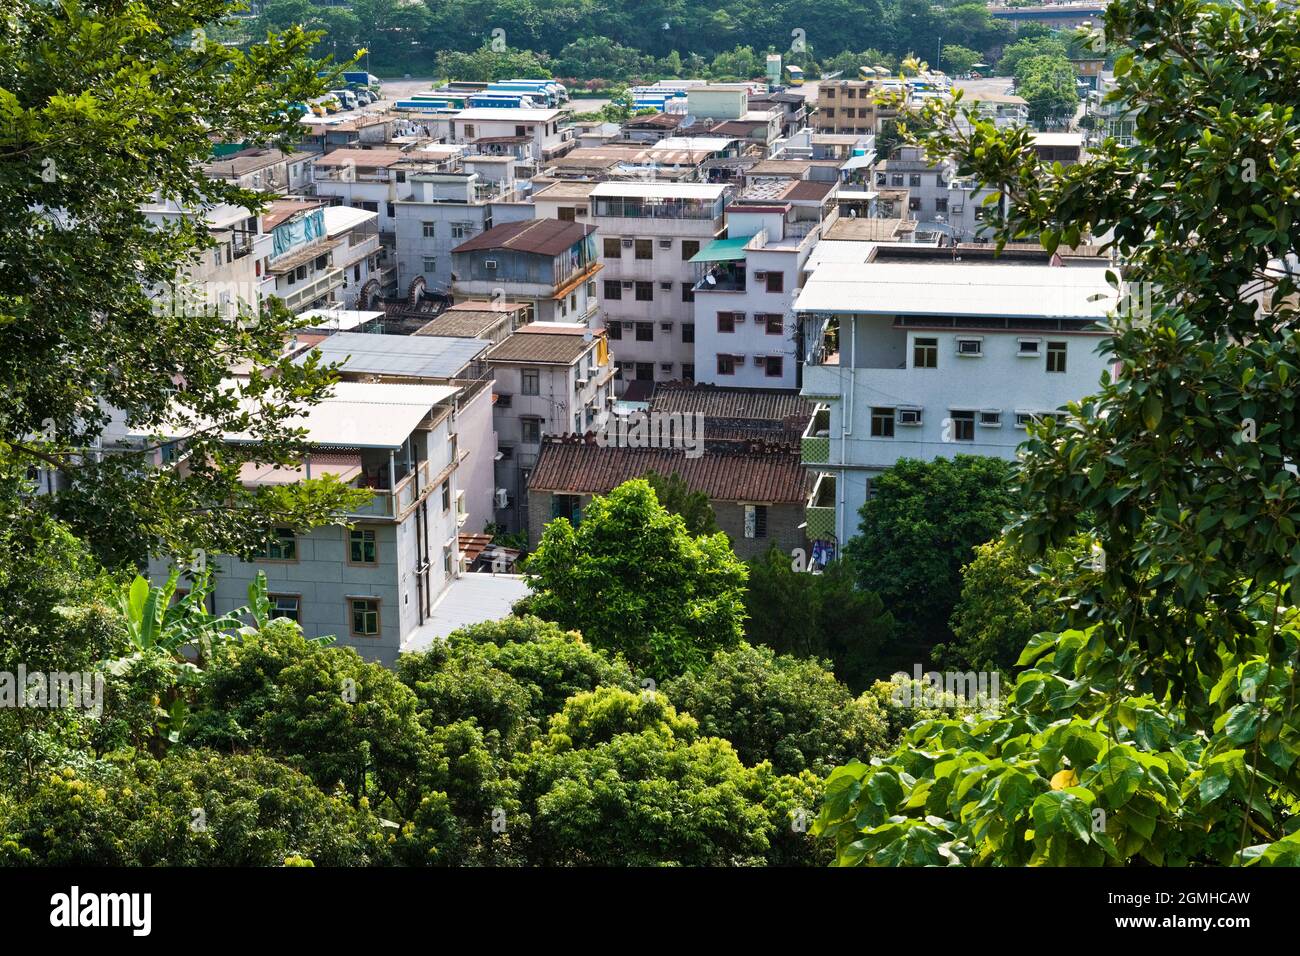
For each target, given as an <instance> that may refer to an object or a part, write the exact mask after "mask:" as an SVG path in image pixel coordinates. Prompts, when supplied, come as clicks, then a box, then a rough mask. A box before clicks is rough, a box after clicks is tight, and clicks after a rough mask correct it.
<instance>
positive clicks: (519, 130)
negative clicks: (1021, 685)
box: [447, 107, 577, 167]
mask: <svg viewBox="0 0 1300 956" xmlns="http://www.w3.org/2000/svg"><path fill="white" fill-rule="evenodd" d="M561 116H562V114H561V112H560V110H558V109H501V108H496V107H480V108H471V109H467V110H461V111H460V112H459V113H457V114H456V115H455V116H454V117H453V118H452V120H451V123H450V126H449V129H448V136H447V141H448V142H449V143H463V144H465V145H467V146H470V147H472V148H473V149H474V150H476V151H477V152H480V153H486V154H496V155H510V156H515V157H516V158H518V159H519V160H521V161H522V162H523V163H525V164H527V165H530V166H533V167H536V166H538V165H539V164H541V163H543V162H545V161H546V160H550V159H556V158H558V157H560V156H563V155H564V153H566V152H567V151H568V150H570V149H573V148H574V146H576V145H577V141H576V140H575V139H574V137H573V130H572V129H570V128H568V127H561V126H560V119H561Z"/></svg>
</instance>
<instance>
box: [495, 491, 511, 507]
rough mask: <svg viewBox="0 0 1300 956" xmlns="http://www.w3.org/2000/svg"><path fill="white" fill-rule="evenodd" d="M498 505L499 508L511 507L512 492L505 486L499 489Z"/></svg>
mask: <svg viewBox="0 0 1300 956" xmlns="http://www.w3.org/2000/svg"><path fill="white" fill-rule="evenodd" d="M497 507H498V508H508V507H510V494H509V492H507V491H506V489H504V488H498V489H497Z"/></svg>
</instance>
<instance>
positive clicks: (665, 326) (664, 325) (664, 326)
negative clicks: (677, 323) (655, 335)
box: [659, 322, 673, 332]
mask: <svg viewBox="0 0 1300 956" xmlns="http://www.w3.org/2000/svg"><path fill="white" fill-rule="evenodd" d="M672 330H673V324H672V323H671V322H660V323H659V331H661V332H671V331H672Z"/></svg>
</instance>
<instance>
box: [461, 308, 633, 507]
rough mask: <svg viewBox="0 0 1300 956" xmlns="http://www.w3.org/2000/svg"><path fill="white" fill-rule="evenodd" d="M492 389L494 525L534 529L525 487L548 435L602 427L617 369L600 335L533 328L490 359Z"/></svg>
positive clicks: (560, 326)
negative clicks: (494, 434) (493, 401)
mask: <svg viewBox="0 0 1300 956" xmlns="http://www.w3.org/2000/svg"><path fill="white" fill-rule="evenodd" d="M486 361H487V364H488V366H489V367H490V368H491V369H492V374H493V378H494V386H493V387H494V389H495V404H494V405H493V421H494V423H495V426H496V433H497V469H496V487H497V488H499V489H501V490H500V491H499V492H498V493H497V501H496V505H497V510H496V520H497V522H498V523H499V524H502V525H504V526H505V527H506V528H507V529H508V530H511V531H520V530H524V529H526V528H527V527H528V526H529V513H528V508H529V499H528V494H527V492H528V483H529V480H530V476H531V474H532V470H533V468H534V467H535V466H536V464H537V455H538V450H539V448H540V446H541V444H542V441H543V440H544V438H545V436H547V435H565V434H569V433H577V434H583V433H585V432H587V431H588V430H595V429H599V428H600V427H601V426H602V425H604V423H605V421H606V418H607V415H608V410H609V406H610V405H611V404H612V400H613V396H614V368H613V366H612V364H611V363H610V355H609V348H608V343H607V340H606V338H605V335H604V333H602V332H594V333H593V332H592V330H591V329H590V328H588V327H587V326H586V325H582V324H574V323H550V322H536V323H533V324H531V325H524V326H521V327H520V328H518V329H516V330H515V331H514V332H513V333H512V334H511V335H510V336H508V337H507V338H506V339H505V340H503V341H502V342H500V343H499V344H498V345H496V346H494V347H493V348H492V350H491V351H490V352H488V353H487V356H486Z"/></svg>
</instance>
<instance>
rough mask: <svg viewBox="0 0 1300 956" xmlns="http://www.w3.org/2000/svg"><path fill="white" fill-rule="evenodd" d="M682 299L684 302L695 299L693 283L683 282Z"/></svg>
mask: <svg viewBox="0 0 1300 956" xmlns="http://www.w3.org/2000/svg"><path fill="white" fill-rule="evenodd" d="M682 301H683V302H694V301H695V286H693V285H691V284H690V283H689V282H683V283H682Z"/></svg>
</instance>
